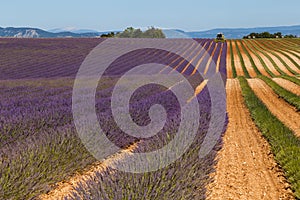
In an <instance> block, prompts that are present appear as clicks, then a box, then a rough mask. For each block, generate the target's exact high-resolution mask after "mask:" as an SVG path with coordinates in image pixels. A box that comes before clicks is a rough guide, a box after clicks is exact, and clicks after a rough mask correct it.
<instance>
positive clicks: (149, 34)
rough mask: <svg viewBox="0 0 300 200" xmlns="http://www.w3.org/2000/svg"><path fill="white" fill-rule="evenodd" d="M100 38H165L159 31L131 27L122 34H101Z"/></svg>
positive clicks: (151, 28)
mask: <svg viewBox="0 0 300 200" xmlns="http://www.w3.org/2000/svg"><path fill="white" fill-rule="evenodd" d="M101 37H104V38H106V37H110V38H111V37H116V38H166V36H165V34H164V33H163V31H162V30H161V29H158V28H154V27H150V28H148V29H147V30H146V31H144V32H143V31H142V30H141V29H135V28H133V27H128V28H126V29H125V30H124V31H123V32H119V33H115V32H110V33H108V34H102V35H101Z"/></svg>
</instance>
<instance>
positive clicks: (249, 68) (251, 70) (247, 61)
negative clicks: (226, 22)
mask: <svg viewBox="0 0 300 200" xmlns="http://www.w3.org/2000/svg"><path fill="white" fill-rule="evenodd" d="M237 44H238V45H237V47H238V48H239V50H240V52H241V55H242V58H243V60H244V63H245V66H246V69H247V71H248V72H249V75H250V77H256V76H257V74H256V72H255V70H254V68H253V67H252V64H251V62H250V59H249V58H248V56H247V54H246V53H245V52H244V50H243V48H242V45H241V42H240V41H237Z"/></svg>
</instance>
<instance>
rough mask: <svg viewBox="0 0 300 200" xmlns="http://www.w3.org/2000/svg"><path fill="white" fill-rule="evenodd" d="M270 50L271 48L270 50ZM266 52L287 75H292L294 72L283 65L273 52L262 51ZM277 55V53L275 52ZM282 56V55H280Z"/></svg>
mask: <svg viewBox="0 0 300 200" xmlns="http://www.w3.org/2000/svg"><path fill="white" fill-rule="evenodd" d="M270 51H271V50H270ZM264 52H265V53H266V54H268V55H269V56H270V57H271V58H272V59H273V60H274V62H275V63H276V64H277V65H278V67H279V68H280V69H281V70H282V71H283V72H284V73H285V74H287V75H289V76H294V74H292V73H291V72H290V71H289V70H288V69H287V68H286V67H285V66H284V64H283V63H282V62H281V61H280V60H279V59H278V58H277V57H276V56H274V55H273V54H271V53H269V52H268V51H264ZM277 55H278V54H277ZM282 58H283V56H282Z"/></svg>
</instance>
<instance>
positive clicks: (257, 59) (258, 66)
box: [242, 41, 270, 77]
mask: <svg viewBox="0 0 300 200" xmlns="http://www.w3.org/2000/svg"><path fill="white" fill-rule="evenodd" d="M242 42H243V41H242ZM244 46H245V48H246V49H247V51H248V52H249V55H250V56H251V58H252V59H253V62H254V64H255V65H256V66H257V69H258V70H259V71H260V73H261V74H262V75H264V76H268V77H270V74H269V73H268V72H267V71H266V69H265V68H264V66H263V64H262V63H261V61H260V60H259V58H258V57H257V55H255V54H254V53H253V52H252V50H250V49H249V47H248V45H247V44H244Z"/></svg>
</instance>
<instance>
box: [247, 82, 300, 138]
mask: <svg viewBox="0 0 300 200" xmlns="http://www.w3.org/2000/svg"><path fill="white" fill-rule="evenodd" d="M248 83H249V85H250V87H251V88H252V89H253V91H254V92H255V94H256V96H257V97H258V98H259V99H260V100H261V101H262V102H263V103H264V104H265V105H266V106H267V108H268V109H269V110H270V111H271V113H272V114H273V115H275V116H276V117H277V118H278V119H279V120H280V121H281V122H282V123H284V124H285V125H286V126H287V127H289V128H290V129H291V130H292V131H293V132H294V133H295V135H296V136H298V137H300V113H298V112H297V111H296V108H295V107H293V106H291V105H290V104H288V103H287V102H286V101H285V100H283V99H281V98H279V97H278V96H277V94H275V92H274V91H273V90H272V89H271V88H270V87H269V86H268V85H267V84H266V83H265V82H264V81H262V80H261V79H249V80H248Z"/></svg>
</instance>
